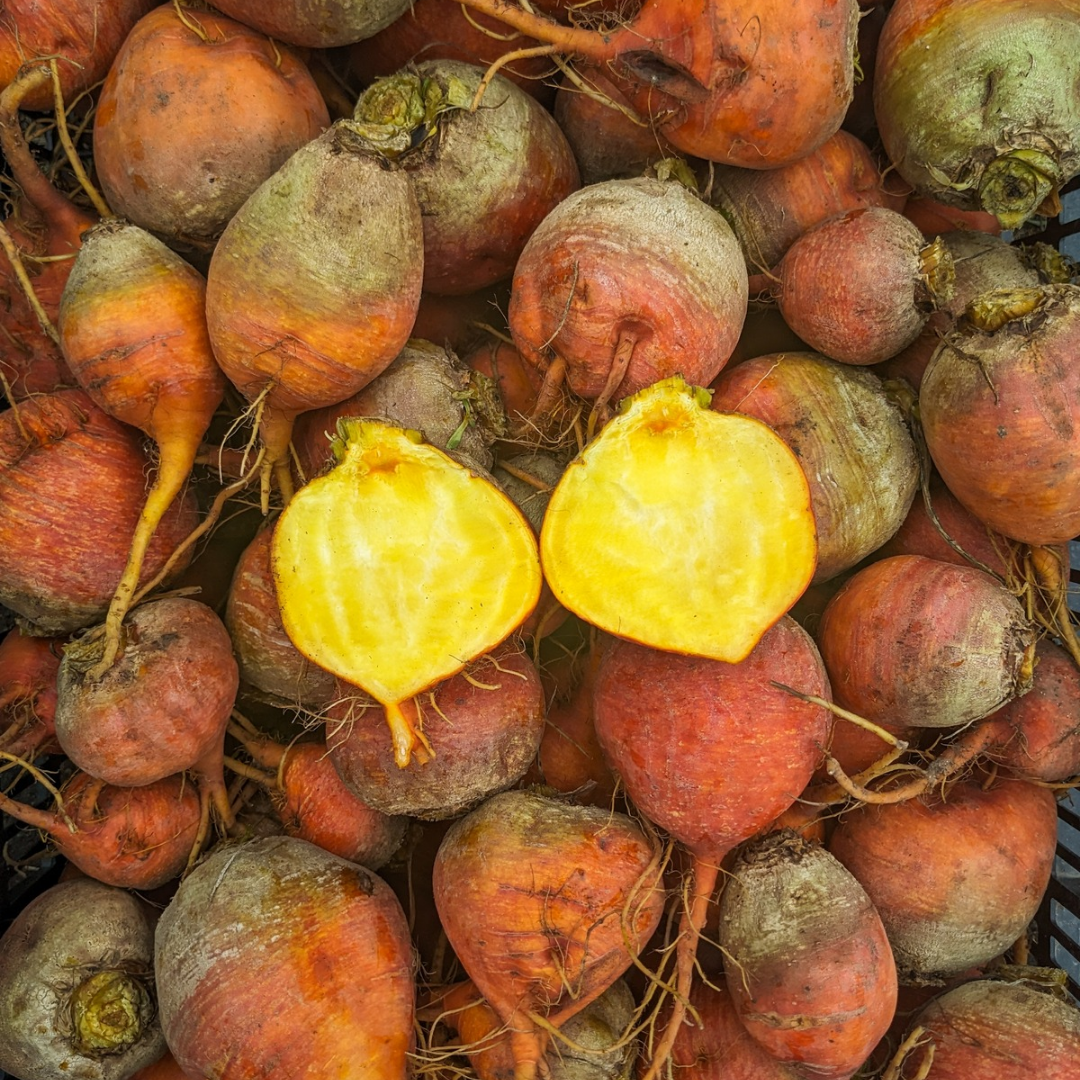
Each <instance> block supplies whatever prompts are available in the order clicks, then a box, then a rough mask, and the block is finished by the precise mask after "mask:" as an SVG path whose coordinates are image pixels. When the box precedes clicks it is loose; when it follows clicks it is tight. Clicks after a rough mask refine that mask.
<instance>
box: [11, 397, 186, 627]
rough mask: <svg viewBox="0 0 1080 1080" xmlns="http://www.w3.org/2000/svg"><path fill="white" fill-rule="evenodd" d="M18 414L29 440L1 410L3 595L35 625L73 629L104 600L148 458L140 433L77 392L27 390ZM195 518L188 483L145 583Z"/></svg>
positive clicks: (150, 559)
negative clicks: (28, 395) (29, 395)
mask: <svg viewBox="0 0 1080 1080" xmlns="http://www.w3.org/2000/svg"><path fill="white" fill-rule="evenodd" d="M18 418H19V420H21V422H22V424H23V426H24V427H25V428H26V429H28V430H29V431H30V432H31V436H32V438H33V440H34V441H33V443H32V445H31V446H29V447H28V446H27V445H26V444H25V442H24V440H23V437H22V435H21V433H20V431H19V428H18V426H17V424H16V422H15V413H14V412H13V411H11V410H9V411H7V412H4V413H0V603H3V604H5V605H6V606H7V607H9V608H11V609H12V610H13V611H15V612H16V613H17V614H19V615H21V616H22V617H23V618H25V619H26V620H27V621H28V622H30V623H33V624H34V626H35V628H36V629H37V630H38V631H40V632H43V633H50V634H61V633H70V632H72V631H74V630H80V629H82V628H84V627H87V626H90V625H92V624H93V623H94V622H96V621H97V620H98V619H99V618H101V617H102V616H103V615H104V614H105V611H106V609H107V608H108V606H109V601H110V600H111V599H112V594H113V590H114V589H115V588H116V584H117V582H118V581H119V580H120V574H121V572H122V571H123V569H124V566H125V564H126V563H127V557H128V546H129V544H130V541H131V536H132V533H133V532H134V530H135V523H136V521H137V520H138V517H139V512H140V511H141V509H142V503H143V499H144V498H145V494H146V486H147V476H146V473H147V468H148V465H149V457H148V455H147V453H146V450H145V448H144V443H143V439H142V436H141V435H140V434H139V433H138V432H137V431H135V430H134V429H133V428H130V427H127V426H126V425H124V424H121V423H120V422H119V421H118V420H113V419H112V418H111V417H110V416H107V415H106V414H105V413H104V412H102V411H101V409H99V408H98V407H97V406H96V405H95V404H94V403H93V402H92V401H91V400H90V399H89V398H88V397H87V396H86V394H84V393H83V392H82V391H81V390H61V391H57V392H56V393H54V394H46V395H42V396H40V397H35V398H32V399H30V400H29V401H26V402H24V403H23V404H22V405H20V407H19V411H18ZM197 523H198V510H197V503H196V500H195V495H194V493H193V492H190V491H188V492H186V493H185V494H184V496H183V497H182V498H180V499H177V500H176V501H175V502H174V503H173V505H172V506H171V507H170V508H169V510H168V512H167V513H166V515H165V517H164V518H163V519H162V522H161V524H160V525H159V526H158V529H157V531H156V532H155V533H154V536H153V538H152V539H151V541H150V547H149V550H148V552H147V556H146V560H145V561H144V563H143V576H142V580H143V581H146V580H149V579H150V578H151V577H153V576H154V575H155V574H157V573H158V571H159V570H160V569H161V568H162V566H163V565H164V564H165V561H166V559H167V558H168V556H169V555H170V554H171V553H172V551H173V550H174V549H175V548H176V547H177V545H178V544H179V543H180V541H181V540H182V539H183V538H184V537H186V536H187V535H188V533H190V532H191V530H192V529H194V528H195V526H196V524H197ZM189 561H190V556H187V557H185V558H184V559H183V560H182V561H181V562H180V565H179V567H178V569H182V568H183V567H184V566H185V565H187V562H189Z"/></svg>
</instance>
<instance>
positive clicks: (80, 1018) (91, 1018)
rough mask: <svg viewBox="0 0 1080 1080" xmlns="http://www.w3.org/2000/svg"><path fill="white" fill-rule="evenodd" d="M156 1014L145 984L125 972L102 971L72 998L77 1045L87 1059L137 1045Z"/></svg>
mask: <svg viewBox="0 0 1080 1080" xmlns="http://www.w3.org/2000/svg"><path fill="white" fill-rule="evenodd" d="M153 1015H154V1005H153V1001H152V1000H151V997H150V994H149V992H148V991H147V989H146V987H145V985H144V984H143V982H142V981H141V980H140V979H138V978H137V977H136V976H134V975H131V974H129V973H128V972H126V971H99V972H97V973H96V974H95V975H91V976H90V977H89V978H88V979H85V980H84V981H83V982H82V983H80V984H79V986H78V987H76V989H75V992H74V993H73V994H72V995H71V1018H72V1022H73V1024H74V1027H75V1035H74V1042H75V1046H76V1048H77V1049H78V1051H79V1052H80V1053H82V1054H85V1055H87V1056H88V1057H94V1056H100V1055H102V1054H119V1053H121V1052H122V1051H124V1050H126V1049H127V1048H128V1047H129V1046H132V1045H134V1044H135V1043H136V1042H138V1040H139V1039H140V1038H141V1037H142V1035H143V1032H144V1031H145V1030H146V1026H147V1025H148V1024H149V1023H150V1021H151V1020H152V1019H153Z"/></svg>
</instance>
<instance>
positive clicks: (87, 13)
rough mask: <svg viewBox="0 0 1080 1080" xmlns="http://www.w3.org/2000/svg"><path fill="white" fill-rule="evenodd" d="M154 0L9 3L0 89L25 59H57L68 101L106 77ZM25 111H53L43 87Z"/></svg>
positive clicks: (1, 34) (1, 28)
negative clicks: (126, 39) (127, 38)
mask: <svg viewBox="0 0 1080 1080" xmlns="http://www.w3.org/2000/svg"><path fill="white" fill-rule="evenodd" d="M156 2H157V0H49V3H47V4H42V3H40V0H8V2H7V3H5V4H4V5H3V12H4V19H3V20H2V21H0V86H7V85H8V83H9V82H11V80H12V79H13V78H15V75H16V73H17V72H18V70H19V68H20V67H21V66H22V64H24V63H25V62H26V61H27V60H30V59H34V58H36V57H49V56H59V57H61V58H62V61H63V62H61V63H59V64H58V65H57V70H58V73H59V75H60V85H61V89H62V92H63V95H64V100H65V101H67V102H71V101H72V100H73V99H74V98H75V97H77V96H78V94H79V93H80V92H81V91H83V90H87V89H89V88H90V87H91V86H93V84H94V83H96V82H98V81H99V80H100V79H101V78H103V77H104V75H105V72H106V71H108V70H109V65H110V64H111V63H112V62H113V58H114V57H115V56H116V54H117V52H119V50H120V46H121V44H122V43H123V41H124V38H125V37H127V35H128V34H129V33H130V32H131V28H132V27H133V26H134V25H135V23H136V22H137V21H138V20H139V18H140V17H141V16H143V15H145V14H146V12H148V11H149V10H150V9H151V8H152V7H154V6H155V5H156ZM22 107H23V108H24V109H51V108H52V107H53V86H52V83H51V82H48V81H47V82H46V83H45V85H44V86H42V87H39V88H38V89H36V90H35V91H34V92H33V93H32V94H29V95H27V96H26V98H24V99H23V102H22Z"/></svg>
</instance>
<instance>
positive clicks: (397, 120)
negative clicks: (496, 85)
mask: <svg viewBox="0 0 1080 1080" xmlns="http://www.w3.org/2000/svg"><path fill="white" fill-rule="evenodd" d="M471 102H472V96H471V94H470V93H469V91H468V89H467V88H466V87H465V85H464V84H463V83H461V82H460V80H458V79H454V78H450V79H448V80H447V84H446V85H445V86H442V85H440V83H438V82H436V81H435V80H434V79H430V78H422V77H421V76H419V75H415V74H411V73H409V72H400V73H398V74H395V75H388V76H386V77H385V78H382V79H376V81H375V82H373V83H372V84H371V86H369V87H368V88H367V90H365V91H364V92H363V94H361V95H360V99H359V100H358V101H357V103H356V108H355V109H354V111H353V123H352V124H351V125H350V126H351V128H352V130H353V131H354V132H356V134H358V135H360V136H361V138H363V139H364V140H366V141H367V142H368V143H369V144H370V145H371V147H372V148H374V149H375V150H377V151H378V152H379V153H381V154H382V155H383V156H384V157H386V158H389V159H390V160H391V161H393V160H396V159H397V158H399V157H401V155H402V154H405V153H408V152H409V151H410V150H415V149H416V148H417V147H419V146H422V145H423V144H424V143H426V142H427V141H428V139H430V138H431V137H432V136H433V135H434V134H435V133H436V131H438V125H439V118H440V117H441V116H443V114H445V113H446V112H448V111H451V110H453V109H465V108H468V107H469V105H470V104H471Z"/></svg>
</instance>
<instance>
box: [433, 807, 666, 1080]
mask: <svg viewBox="0 0 1080 1080" xmlns="http://www.w3.org/2000/svg"><path fill="white" fill-rule="evenodd" d="M658 856H659V849H658V848H657V847H656V846H655V844H654V842H653V841H652V840H650V839H649V838H648V837H647V836H646V834H645V833H644V832H643V831H642V830H641V829H640V828H639V827H638V826H637V825H636V824H635V823H634V822H633V821H632V820H631V819H629V818H628V817H626V816H624V815H622V814H618V813H614V812H612V811H610V810H606V809H600V808H597V807H582V806H575V805H574V804H572V803H570V802H564V801H561V800H556V799H553V798H549V797H546V796H543V795H538V794H532V793H530V792H525V791H515V792H505V793H503V794H501V795H495V796H492V797H491V798H490V799H488V800H487V801H486V802H485V803H483V804H482V805H481V806H480V807H478V808H477V809H476V810H473V811H472V812H471V813H470V814H468V815H467V816H466V817H464V818H461V819H460V820H459V821H458V822H457V823H455V824H454V825H453V826H452V827H451V829H450V831H449V832H448V833H447V834H446V836H445V838H444V839H443V842H442V844H441V845H440V847H439V852H438V855H437V857H436V861H435V870H434V887H435V903H436V905H437V907H438V911H439V917H440V919H441V920H442V923H443V927H444V929H445V930H446V935H447V937H448V938H449V940H450V944H451V945H452V946H453V948H454V951H455V953H456V954H457V956H458V958H459V960H460V961H461V963H462V966H463V967H464V968H465V970H466V971H467V972H468V974H469V976H470V978H471V979H472V980H473V982H474V983H475V984H476V986H477V988H478V989H479V990H480V992H481V993H482V994H483V995H484V997H485V998H486V999H487V1001H488V1003H489V1004H490V1005H491V1006H492V1008H493V1009H494V1010H495V1012H496V1013H497V1014H498V1016H499V1019H500V1020H501V1021H502V1022H503V1023H504V1024H507V1025H508V1026H509V1027H510V1030H511V1047H512V1051H513V1057H514V1062H515V1068H514V1076H515V1077H516V1078H517V1080H531V1078H533V1077H535V1076H537V1075H538V1070H539V1068H540V1065H541V1061H542V1058H543V1055H544V1050H545V1047H546V1045H547V1043H548V1041H549V1038H550V1036H549V1035H548V1033H547V1029H548V1027H549V1025H551V1026H554V1027H556V1028H558V1027H560V1026H561V1025H562V1024H563V1023H564V1022H565V1021H566V1020H567V1019H569V1018H570V1017H571V1016H573V1015H575V1014H576V1013H579V1012H580V1011H581V1010H582V1009H583V1008H585V1006H586V1005H588V1004H589V1002H591V1001H593V1000H594V999H596V998H597V997H599V996H600V995H601V994H602V993H603V992H604V991H605V990H607V989H608V988H609V987H610V986H611V984H612V983H614V982H615V980H616V979H618V978H619V977H620V976H621V975H622V974H623V972H624V971H625V970H626V969H627V968H628V967H629V966H630V964H631V962H632V960H633V958H634V957H635V955H636V954H637V953H638V952H639V951H640V950H641V949H642V948H643V947H644V945H645V943H646V942H647V941H648V939H649V937H650V936H651V934H652V932H653V930H655V928H656V926H657V924H658V923H659V920H660V915H661V912H662V909H663V904H664V891H663V889H662V887H661V885H660V878H659V861H658Z"/></svg>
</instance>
